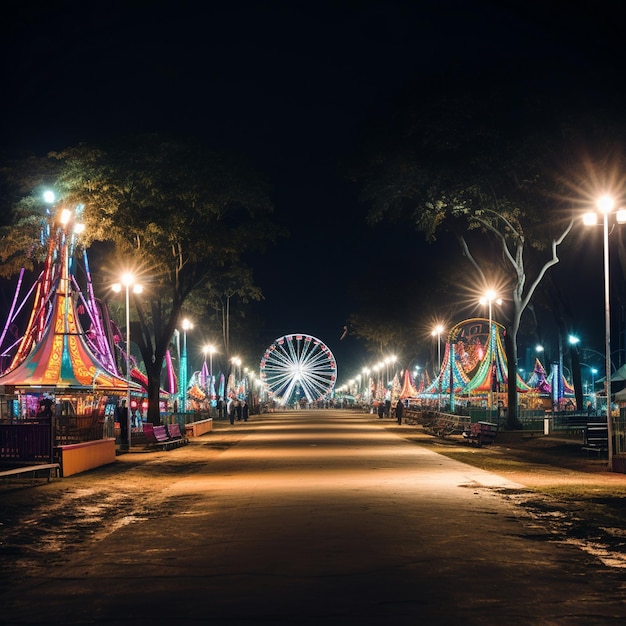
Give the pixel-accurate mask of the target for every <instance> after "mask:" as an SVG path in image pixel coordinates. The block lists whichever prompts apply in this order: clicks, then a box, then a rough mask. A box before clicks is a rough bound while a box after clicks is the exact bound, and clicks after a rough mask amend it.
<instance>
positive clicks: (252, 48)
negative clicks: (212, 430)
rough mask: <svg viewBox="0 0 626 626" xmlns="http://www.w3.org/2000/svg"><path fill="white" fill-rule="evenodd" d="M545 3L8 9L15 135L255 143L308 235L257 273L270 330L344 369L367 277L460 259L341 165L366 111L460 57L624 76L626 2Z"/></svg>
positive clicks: (272, 255) (283, 246)
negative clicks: (347, 330)
mask: <svg viewBox="0 0 626 626" xmlns="http://www.w3.org/2000/svg"><path fill="white" fill-rule="evenodd" d="M543 4H545V3H533V2H502V3H500V2H472V1H468V2H446V1H443V2H442V1H438V2H400V1H394V0H384V1H363V2H351V1H348V2H342V1H340V0H335V1H334V2H327V1H325V0H318V1H316V2H308V1H305V2H297V1H295V2H294V1H291V2H272V1H269V2H238V1H236V0H235V1H232V2H228V3H224V4H223V6H221V5H220V4H219V3H197V2H187V1H186V0H181V1H179V2H147V1H134V2H133V1H129V2H123V3H116V2H106V3H85V2H62V1H56V2H55V1H53V0H52V1H48V2H29V1H26V2H19V3H18V2H9V3H8V4H7V3H5V5H3V8H2V9H1V11H2V13H3V15H2V19H1V20H0V24H1V26H0V28H1V29H2V31H1V35H2V36H1V40H2V44H1V45H2V50H1V52H2V54H1V59H2V60H1V62H2V68H3V69H2V85H3V89H2V91H3V94H4V95H3V109H4V116H3V124H2V147H3V148H4V149H6V150H7V151H9V152H15V151H21V150H26V151H31V152H37V153H45V152H46V151H49V150H55V149H62V148H64V147H67V146H69V145H72V144H74V143H76V142H78V141H97V140H98V138H99V137H103V136H106V135H107V134H109V133H120V132H126V131H128V132H137V131H161V130H163V131H176V132H181V133H190V134H193V135H196V136H200V137H203V138H205V139H206V140H207V141H208V142H209V143H210V144H211V145H212V146H214V147H215V148H216V149H228V150H235V151H239V152H242V153H244V154H246V155H248V156H249V158H250V159H252V161H253V162H254V163H256V165H257V166H258V169H259V170H261V171H262V172H264V173H265V174H266V175H267V177H268V178H269V179H270V180H271V182H272V184H273V187H274V201H275V204H276V219H277V220H278V221H280V222H281V223H283V224H285V225H286V226H287V227H288V228H289V229H290V231H291V233H292V236H291V238H290V239H288V240H285V241H282V242H280V244H279V245H277V246H276V247H274V248H273V249H272V250H271V251H270V252H268V253H267V254H266V255H265V256H264V257H263V258H262V259H261V260H259V261H258V263H257V265H256V267H255V276H256V280H257V282H258V284H259V285H260V286H261V288H262V290H263V292H264V295H265V300H264V302H263V304H262V307H261V314H262V315H263V316H264V317H265V320H266V322H265V328H264V333H265V334H266V336H267V338H268V341H271V340H272V339H274V338H276V337H278V336H280V335H282V334H285V333H290V332H301V333H308V334H312V335H314V336H316V337H319V338H320V339H322V340H323V341H324V342H325V343H327V344H328V346H329V347H330V348H331V350H333V352H334V353H335V356H336V357H337V360H338V366H339V378H340V381H341V379H342V378H344V377H345V376H348V375H352V374H353V373H356V372H357V371H358V370H359V369H360V368H361V366H362V365H364V364H365V359H366V355H365V353H364V351H363V349H362V347H361V346H360V345H359V344H358V342H357V341H356V340H355V339H354V338H352V337H350V336H348V337H347V338H346V339H345V340H343V341H342V342H340V341H339V337H340V335H341V333H342V328H343V325H344V324H345V322H346V319H347V317H348V315H349V314H350V313H353V312H355V306H356V301H355V299H354V298H353V295H352V289H351V285H352V284H353V283H354V281H355V280H356V281H359V280H361V279H362V278H363V276H367V275H368V274H371V275H372V276H375V275H377V274H376V272H375V271H374V270H375V269H377V268H378V269H379V268H380V267H381V266H383V265H384V266H386V267H388V268H389V271H390V272H393V273H407V275H410V276H414V275H415V274H416V273H418V272H419V268H420V267H427V266H429V264H430V265H432V264H433V262H436V257H434V256H432V255H435V254H441V253H442V252H443V253H444V254H445V255H448V256H449V255H450V254H451V253H450V251H449V250H442V249H441V247H440V248H439V249H433V248H428V247H427V246H426V245H425V244H424V243H423V240H422V239H421V237H420V236H419V235H417V234H414V233H411V232H410V231H409V229H406V228H402V227H398V226H397V225H395V226H392V225H385V226H381V227H378V228H377V229H372V228H370V227H369V226H367V225H366V223H365V211H366V207H365V206H363V205H362V204H359V203H358V202H357V200H356V194H357V191H358V190H356V189H353V188H352V187H351V186H350V185H348V184H347V183H346V182H345V181H344V180H343V179H342V177H341V173H340V171H339V169H338V167H337V166H338V163H339V162H341V160H342V159H343V158H344V157H346V156H347V155H350V153H351V152H352V151H353V150H355V146H356V142H357V139H358V136H359V133H360V130H361V128H362V127H363V126H364V125H366V124H367V122H368V120H371V119H373V118H376V117H378V116H384V115H385V113H386V112H387V111H388V110H389V108H390V107H391V106H392V103H393V100H394V98H395V97H396V95H397V93H398V91H399V90H401V89H402V88H403V86H405V85H406V84H408V83H409V82H415V81H420V80H422V79H423V80H428V79H429V78H432V77H436V76H439V77H442V76H446V74H447V73H450V74H451V75H452V73H453V72H454V73H455V74H456V73H457V72H459V68H463V71H464V72H465V73H466V74H468V75H470V76H471V74H472V72H476V71H479V70H480V69H483V68H485V67H492V68H493V67H495V68H501V70H502V72H506V71H507V67H508V65H509V63H516V64H517V63H519V62H520V60H525V61H527V62H528V63H529V64H530V65H533V64H536V65H537V66H540V65H545V64H549V65H552V66H553V67H557V68H559V69H560V70H562V73H563V75H564V76H565V75H570V76H571V75H572V74H575V73H576V71H577V68H579V67H580V66H582V65H585V66H587V67H589V66H591V67H593V66H594V65H597V66H598V67H599V68H600V67H602V68H603V71H604V70H606V68H607V67H608V68H609V69H610V68H614V69H615V73H614V78H615V81H616V88H617V87H619V88H621V86H619V85H617V83H618V82H619V81H623V70H622V62H623V60H624V53H623V51H622V45H623V41H625V40H626V39H625V38H624V37H623V36H622V35H623V33H619V32H618V31H619V23H620V20H618V19H617V16H618V14H619V11H618V10H617V9H616V7H618V6H619V3H617V2H614V3H602V2H595V3H593V8H594V13H593V15H589V13H588V12H583V11H582V10H578V8H577V6H578V3H569V5H568V7H567V8H565V9H562V8H560V7H561V6H562V5H561V3H558V5H559V8H556V3H555V8H554V9H552V8H550V7H548V8H546V7H543V6H542V5H543ZM548 4H549V3H548ZM585 4H586V3H585ZM539 7H541V8H539ZM584 88H585V85H581V89H584ZM456 252H457V251H456V250H455V251H454V253H456ZM600 254H601V253H600V251H598V259H600ZM92 271H93V272H94V273H95V274H96V273H97V268H92ZM412 280H413V279H412ZM598 282H599V281H598ZM375 291H376V284H375V282H374V281H373V284H372V292H375ZM594 297H595V296H594ZM598 298H599V300H598V304H597V307H598V308H597V311H595V312H594V314H597V315H599V316H600V318H599V324H600V325H601V321H602V318H601V316H602V301H601V292H600V294H599V295H598ZM418 315H419V312H418V311H417V312H416V316H418ZM598 347H600V346H598ZM260 356H261V355H259V357H260Z"/></svg>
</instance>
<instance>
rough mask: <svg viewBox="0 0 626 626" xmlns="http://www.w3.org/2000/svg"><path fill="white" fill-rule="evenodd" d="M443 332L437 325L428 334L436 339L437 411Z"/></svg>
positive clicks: (439, 325)
mask: <svg viewBox="0 0 626 626" xmlns="http://www.w3.org/2000/svg"><path fill="white" fill-rule="evenodd" d="M442 332H443V326H442V325H441V324H437V326H435V328H433V330H432V332H431V333H430V334H431V335H432V336H433V337H437V371H438V372H439V373H438V378H437V380H438V381H439V382H438V389H437V410H438V411H441V378H442V374H441V333H442Z"/></svg>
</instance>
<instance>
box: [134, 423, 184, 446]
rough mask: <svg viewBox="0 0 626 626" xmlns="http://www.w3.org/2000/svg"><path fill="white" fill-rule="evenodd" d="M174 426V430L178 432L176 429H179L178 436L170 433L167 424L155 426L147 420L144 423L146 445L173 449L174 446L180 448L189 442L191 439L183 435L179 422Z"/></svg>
mask: <svg viewBox="0 0 626 626" xmlns="http://www.w3.org/2000/svg"><path fill="white" fill-rule="evenodd" d="M171 426H172V425H170V427H171ZM173 428H174V430H173V432H176V429H177V430H178V435H179V436H178V437H171V436H170V434H169V433H168V427H166V426H163V425H160V426H153V425H152V424H151V423H150V422H145V423H144V425H143V434H144V437H145V439H146V447H148V448H162V449H163V450H171V449H172V448H179V447H180V446H184V445H185V444H187V443H189V439H187V437H183V436H182V433H181V432H180V427H179V426H178V424H176V425H175V426H174V427H173Z"/></svg>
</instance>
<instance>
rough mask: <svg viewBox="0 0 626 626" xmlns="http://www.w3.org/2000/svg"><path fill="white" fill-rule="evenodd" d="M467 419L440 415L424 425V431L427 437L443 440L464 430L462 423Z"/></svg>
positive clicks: (451, 415) (458, 416)
mask: <svg viewBox="0 0 626 626" xmlns="http://www.w3.org/2000/svg"><path fill="white" fill-rule="evenodd" d="M466 419H469V418H466V417H465V418H464V417H463V416H460V415H453V414H449V415H446V414H440V415H439V416H437V417H435V419H434V420H432V421H430V422H426V423H424V425H423V426H424V431H425V432H427V433H428V434H429V435H435V436H436V437H442V438H445V437H447V436H449V435H453V434H454V433H456V434H461V433H462V432H463V430H464V426H463V423H462V422H463V421H464V420H466Z"/></svg>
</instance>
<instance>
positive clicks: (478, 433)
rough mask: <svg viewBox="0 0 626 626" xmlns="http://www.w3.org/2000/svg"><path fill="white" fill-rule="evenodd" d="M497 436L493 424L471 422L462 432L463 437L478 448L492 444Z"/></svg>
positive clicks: (496, 430) (495, 426) (495, 425)
mask: <svg viewBox="0 0 626 626" xmlns="http://www.w3.org/2000/svg"><path fill="white" fill-rule="evenodd" d="M497 434H498V425H497V424H494V423H493V422H473V423H471V424H470V425H469V428H466V429H465V430H464V431H463V437H464V438H465V439H466V440H467V441H468V442H469V443H475V444H476V445H477V446H478V447H479V448H480V447H481V446H483V445H489V444H491V443H493V442H494V441H495V439H496V435H497Z"/></svg>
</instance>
